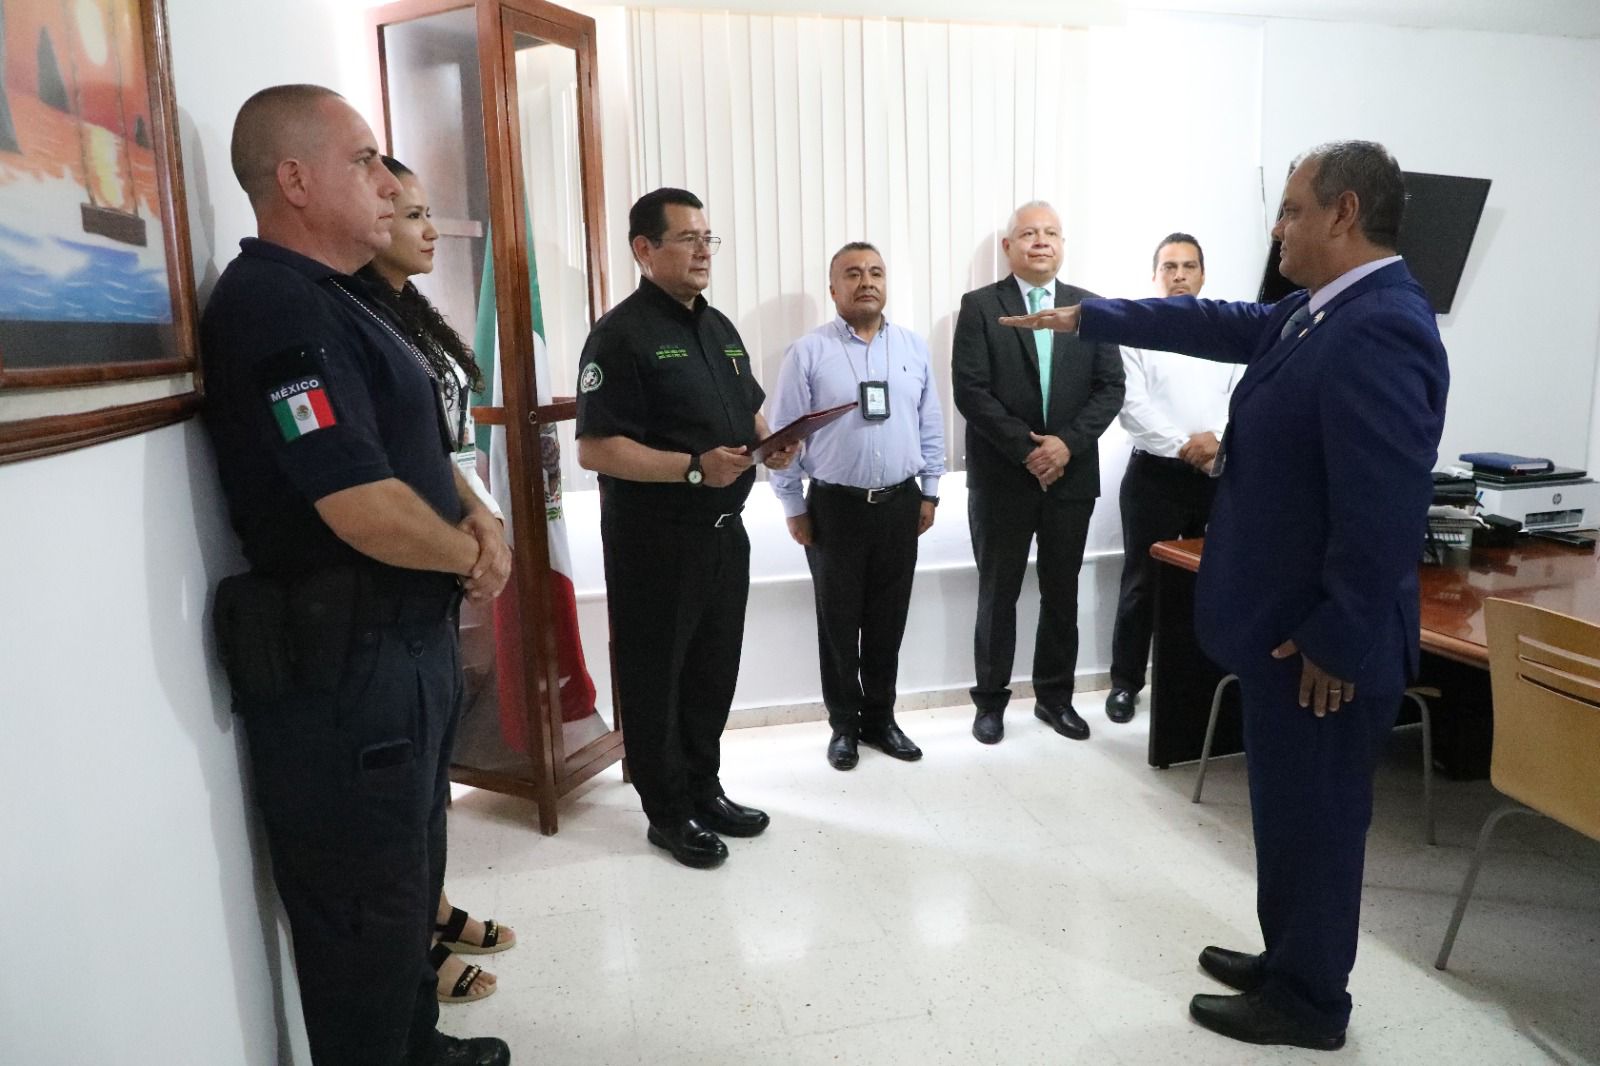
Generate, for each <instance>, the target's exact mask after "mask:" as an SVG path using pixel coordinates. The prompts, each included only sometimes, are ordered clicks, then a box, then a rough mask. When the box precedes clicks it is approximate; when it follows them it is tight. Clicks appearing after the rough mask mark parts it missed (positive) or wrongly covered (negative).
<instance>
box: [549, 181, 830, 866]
mask: <svg viewBox="0 0 1600 1066" xmlns="http://www.w3.org/2000/svg"><path fill="white" fill-rule="evenodd" d="M628 239H629V240H630V242H631V243H632V246H633V254H634V258H635V259H637V260H638V262H639V267H640V269H641V271H642V272H643V274H644V278H643V279H642V280H641V281H640V282H639V288H638V289H637V290H635V292H634V293H633V295H632V296H629V297H628V298H627V299H626V300H623V301H622V302H621V303H620V304H618V305H617V306H616V307H614V308H612V310H611V311H610V312H609V313H607V314H606V315H605V316H604V317H603V318H601V319H600V321H599V322H596V323H595V327H594V330H593V332H591V333H590V334H589V339H588V341H587V342H586V343H585V344H584V347H583V356H582V358H581V359H580V361H579V362H580V370H579V372H578V427H577V432H578V462H579V463H580V464H582V466H583V467H584V469H586V470H594V471H596V472H598V473H599V474H600V536H601V540H602V541H603V543H604V549H605V567H606V596H607V599H608V601H609V603H610V607H611V633H612V640H613V644H614V646H615V648H616V659H617V700H618V710H619V712H620V713H619V717H620V719H621V721H622V728H623V743H624V745H625V748H626V751H627V755H628V766H629V769H630V770H631V772H632V775H633V784H634V787H635V788H637V789H638V791H639V798H640V800H641V801H642V803H643V805H644V813H645V817H646V818H648V819H649V821H650V829H649V832H648V834H647V835H648V839H649V840H650V842H651V843H652V844H654V845H656V846H657V847H660V848H665V849H666V850H668V851H670V852H671V853H672V856H673V858H675V859H677V860H678V861H679V862H681V863H683V864H684V865H686V866H694V867H701V868H707V867H713V866H718V865H720V864H721V863H722V861H723V860H724V859H725V858H727V856H728V849H727V846H726V845H725V844H723V842H722V840H721V838H720V837H719V836H718V834H721V835H723V836H738V837H753V836H756V835H757V834H759V833H761V831H762V830H764V829H766V827H767V815H766V814H765V813H764V812H762V811H758V810H755V809H754V808H751V807H745V806H743V805H741V804H738V803H735V802H734V801H733V800H731V799H729V798H728V797H727V796H726V795H725V794H724V793H723V791H722V784H721V782H720V781H719V780H718V776H717V775H718V771H719V769H720V767H721V757H722V756H721V741H722V730H723V727H724V726H725V725H726V724H727V721H728V709H729V707H730V706H732V703H733V690H734V686H735V684H736V683H737V681H738V679H739V652H740V648H741V645H742V644H743V642H744V611H745V601H746V599H747V597H748V595H749V591H750V540H749V538H748V537H747V536H746V535H745V531H744V524H743V522H742V521H741V520H740V517H739V514H740V512H741V511H743V510H744V502H745V499H746V497H748V496H749V495H750V487H751V485H753V484H754V483H755V469H754V467H755V459H754V457H753V456H752V455H751V450H752V448H753V447H754V445H755V444H756V442H757V441H759V440H762V439H764V438H765V437H766V436H768V431H767V424H766V420H765V419H764V418H762V416H761V403H762V401H763V400H764V399H765V398H766V394H765V393H764V392H762V390H761V385H760V384H759V383H758V382H757V381H756V379H755V376H754V375H753V374H752V372H751V366H750V357H749V355H748V354H747V353H746V352H745V348H744V342H743V341H742V340H740V338H739V332H738V330H736V329H735V328H734V326H733V323H732V322H730V321H728V318H727V316H725V315H723V314H722V313H721V312H720V311H718V310H716V309H715V308H713V307H711V306H710V305H709V304H708V303H707V302H706V299H705V297H704V296H702V295H701V293H702V292H703V291H704V290H705V288H706V286H708V285H709V284H710V282H711V257H712V255H714V254H715V253H716V251H717V249H718V247H719V246H720V245H721V243H722V239H721V238H720V237H714V236H712V234H711V229H710V226H709V224H708V223H707V221H706V216H705V212H704V205H703V204H702V203H701V202H700V200H699V199H698V198H697V197H696V196H695V195H694V194H693V193H690V192H686V191H685V190H683V189H657V190H656V191H654V192H651V193H647V194H645V195H644V196H642V197H640V198H639V201H638V202H637V203H635V204H634V205H633V208H632V210H630V211H629V212H628ZM797 450H798V448H797V447H796V446H790V447H788V448H785V449H782V450H779V451H777V452H774V453H772V454H770V455H768V456H767V457H766V459H765V463H766V465H767V466H768V467H769V468H772V469H775V470H781V469H783V468H784V467H786V466H788V465H789V463H790V462H791V461H793V459H794V456H795V453H796V451H797Z"/></svg>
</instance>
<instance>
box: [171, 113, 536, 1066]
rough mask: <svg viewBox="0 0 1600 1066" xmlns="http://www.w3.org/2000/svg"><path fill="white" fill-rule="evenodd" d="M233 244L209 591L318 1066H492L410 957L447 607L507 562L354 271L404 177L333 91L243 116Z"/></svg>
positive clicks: (404, 348)
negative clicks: (222, 539)
mask: <svg viewBox="0 0 1600 1066" xmlns="http://www.w3.org/2000/svg"><path fill="white" fill-rule="evenodd" d="M233 166H234V172H235V174H236V175H237V176H238V178H239V183H240V184H241V185H242V186H243V187H244V189H245V191H246V192H247V193H248V194H249V196H250V202H251V206H252V207H253V208H254V210H255V213H256V221H257V227H258V232H259V234H260V238H259V239H246V240H245V241H244V242H243V244H242V246H241V251H240V255H239V257H238V258H237V259H236V260H234V261H233V263H231V264H230V265H229V266H228V268H227V270H226V271H224V272H223V274H222V277H221V279H220V280H219V281H218V283H217V287H216V290H215V292H214V293H213V295H212V297H211V300H210V302H209V304H208V305H207V307H206V311H205V315H204V317H203V318H202V321H201V347H202V351H203V353H204V356H203V358H204V368H205V381H206V386H207V409H206V424H207V428H208V429H209V430H210V432H211V436H212V439H213V441H214V443H215V445H216V453H217V465H218V468H219V472H220V474H221V478H222V487H223V491H224V494H225V495H226V497H227V500H228V508H229V513H230V515H231V517H232V520H233V525H234V528H235V529H236V530H237V531H238V533H239V536H240V538H241V540H242V541H243V546H244V553H245V556H246V558H247V559H248V560H249V562H250V565H251V570H250V572H249V573H248V574H244V575H239V576H236V577H232V578H228V579H226V580H225V581H224V582H223V583H222V585H221V586H219V588H218V590H217V600H216V607H215V614H216V622H217V630H218V638H219V645H220V648H221V651H222V655H223V659H224V662H225V664H226V665H227V667H228V673H229V679H230V682H231V684H232V687H233V690H234V707H235V710H237V711H238V712H239V713H240V715H241V718H242V721H243V723H244V726H245V730H246V732H247V734H248V737H249V752H250V761H251V766H252V771H253V782H252V783H253V791H254V794H255V799H256V802H257V804H258V806H259V807H260V811H261V816H262V822H263V824H264V826H265V828H266V836H267V841H268V844H269V847H270V850H271V854H272V867H273V878H274V881H275V882H276V884H277V886H278V892H279V895H280V896H281V897H282V899H283V904H284V908H285V910H286V911H287V912H288V915H289V923H290V928H291V930H292V932H293V935H294V946H295V966H296V971H297V973H298V976H299V980H300V993H301V1003H302V1005H303V1007H304V1012H305V1021H306V1032H307V1036H308V1037H309V1039H310V1044H311V1052H312V1058H313V1060H314V1061H315V1062H316V1063H318V1064H319V1066H328V1064H335V1066H344V1064H362V1066H365V1064H372V1066H396V1064H404V1066H413V1064H435V1063H446V1064H451V1066H469V1064H470V1066H493V1064H500V1063H508V1062H510V1052H509V1050H508V1049H507V1048H506V1045H505V1044H504V1043H503V1042H501V1041H499V1040H496V1039H492V1038H479V1039H474V1040H457V1039H453V1038H449V1037H445V1036H443V1035H442V1034H440V1033H439V1032H438V1031H437V1029H436V1028H435V1023H436V1021H437V1020H438V1003H437V1000H436V998H435V996H436V977H435V975H434V972H433V970H432V968H431V967H430V966H429V964H428V961H427V956H428V947H429V939H430V934H431V932H432V926H433V920H434V917H435V908H436V906H437V904H438V900H439V892H440V889H441V887H442V884H443V877H444V855H445V822H444V811H445V801H446V799H447V797H448V794H449V788H448V785H449V782H448V778H447V776H446V770H447V766H448V762H449V755H450V748H451V740H452V737H453V733H454V729H455V722H456V715H457V710H458V705H459V699H460V695H461V668H460V659H459V655H458V650H457V637H456V626H457V620H456V608H457V606H458V605H459V602H460V599H461V596H462V595H463V592H464V593H465V595H467V596H469V597H471V598H473V599H488V598H491V597H493V596H494V595H495V594H497V593H498V592H499V591H500V588H501V587H502V586H503V585H504V584H505V580H506V577H507V576H508V574H509V572H510V555H509V552H508V550H507V548H506V546H505V543H504V539H503V536H502V533H501V531H500V527H499V523H498V522H497V521H496V520H495V519H493V518H492V516H490V515H489V514H488V512H487V511H485V510H484V509H483V507H482V505H481V504H480V503H478V502H477V500H476V497H475V496H474V495H473V494H472V492H471V490H470V488H468V487H467V486H466V485H465V484H464V482H463V480H462V478H461V477H460V475H459V474H458V473H457V472H456V467H455V465H454V464H453V463H452V462H451V461H450V456H449V446H448V429H447V427H446V426H445V425H444V424H443V418H442V409H441V407H440V404H439V390H438V385H437V382H436V381H435V380H434V379H433V378H432V377H431V375H430V373H429V371H428V370H427V368H426V365H425V362H424V360H423V359H422V357H421V356H420V354H419V353H417V352H415V351H414V350H413V349H412V347H411V345H410V344H408V343H407V342H406V341H405V340H404V339H403V337H402V335H401V333H400V332H399V331H398V330H397V329H396V327H395V324H394V323H393V322H391V321H390V320H389V319H388V318H387V317H386V316H385V315H384V313H383V312H381V311H380V310H379V309H378V308H377V307H375V306H374V305H373V304H371V303H369V302H368V301H367V300H365V299H364V298H363V297H362V295H361V294H362V291H363V290H362V288H361V285H360V283H359V282H358V281H356V280H355V279H353V278H351V277H350V275H351V274H353V273H354V272H355V271H356V270H357V269H358V268H360V267H361V266H363V265H365V264H366V262H367V261H368V260H370V259H371V258H372V256H373V254H374V253H375V252H376V251H378V250H379V249H381V248H383V247H385V246H387V244H388V243H389V220H390V219H391V218H392V214H393V208H392V206H391V204H390V198H391V197H392V196H394V195H395V194H396V193H397V192H398V191H399V190H398V187H397V183H396V182H395V179H394V178H393V177H392V176H391V175H390V174H389V172H388V170H387V169H385V167H384V165H383V163H382V161H381V159H380V158H379V155H378V149H377V146H376V144H375V142H374V138H373V136H372V133H371V131H370V130H369V129H368V128H367V124H366V123H365V122H364V121H363V120H362V118H361V116H360V115H358V114H357V113H356V112H355V110H354V109H352V108H351V107H350V106H349V105H348V104H347V103H345V102H344V100H343V99H342V98H340V97H339V96H338V95H337V94H336V93H333V92H332V91H330V90H327V89H323V88H320V87H318V86H310V85H284V86H276V87H274V88H271V89H266V90H263V91H262V92H260V93H257V94H256V95H255V96H253V97H251V99H250V100H248V101H247V102H246V103H245V105H244V107H243V108H241V109H240V112H239V116H238V118H237V120H236V121H235V124H234V132H233Z"/></svg>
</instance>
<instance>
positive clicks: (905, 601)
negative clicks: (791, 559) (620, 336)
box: [770, 241, 944, 770]
mask: <svg viewBox="0 0 1600 1066" xmlns="http://www.w3.org/2000/svg"><path fill="white" fill-rule="evenodd" d="M828 276H829V287H828V291H829V293H830V294H831V295H832V297H833V302H834V306H835V307H837V308H838V312H839V313H838V315H837V316H836V317H835V318H834V319H833V321H831V322H828V323H826V324H824V325H822V326H819V327H817V328H816V329H814V330H812V331H811V332H810V333H807V334H806V335H805V336H803V337H801V338H800V339H799V340H797V341H795V342H794V343H793V344H791V345H790V346H789V350H788V352H787V353H786V354H785V355H784V359H783V369H782V370H781V371H780V372H779V374H778V386H777V388H776V389H775V390H774V391H773V395H772V400H771V419H770V423H771V424H772V425H774V426H786V425H788V424H789V423H790V422H793V421H794V420H795V419H797V418H799V417H800V416H802V415H804V414H807V413H808V412H811V411H817V410H821V409H823V408H828V407H835V406H838V405H839V404H845V403H850V402H851V401H856V402H857V403H859V404H860V406H859V407H858V408H857V409H856V410H854V411H851V412H850V413H849V414H847V415H845V416H844V417H843V418H840V419H838V420H837V421H835V422H833V423H831V424H829V425H827V426H824V427H823V428H822V429H820V430H818V431H817V432H816V433H815V434H813V435H812V437H811V438H810V440H808V441H807V442H806V448H805V451H804V452H803V453H802V454H801V456H800V459H799V460H798V461H797V462H796V463H794V464H793V465H791V466H790V467H789V468H788V469H786V470H774V471H772V475H771V476H772V489H773V491H774V492H775V493H776V494H777V496H778V499H779V501H780V502H781V503H782V504H783V513H784V515H785V517H786V518H787V519H788V523H789V534H790V536H792V537H794V539H795V541H796V542H797V543H798V544H800V545H801V546H803V547H804V548H805V550H806V562H807V563H808V564H809V565H810V567H811V580H812V585H813V588H814V590H815V593H816V601H817V654H818V658H819V659H820V660H821V664H822V700H823V703H824V704H825V705H826V706H827V708H828V723H829V725H830V726H831V727H832V729H833V736H832V738H831V739H830V740H829V743H828V762H829V764H830V765H832V766H833V767H834V769H836V770H849V769H851V768H852V767H854V766H855V765H856V762H857V759H858V744H863V743H864V744H866V745H868V746H869V747H873V748H877V749H878V750H879V751H882V752H883V753H884V754H886V755H890V756H893V757H894V758H896V759H902V760H906V761H908V762H909V761H914V760H916V759H920V758H921V757H922V749H920V748H918V747H917V746H916V745H915V744H914V743H912V742H911V740H910V738H909V737H907V736H906V735H905V733H903V732H902V731H901V730H900V727H899V726H898V725H896V724H895V720H894V703H895V678H896V674H897V672H898V670H899V661H900V640H901V637H902V636H903V635H904V634H905V628H906V613H907V611H908V610H909V609H910V606H911V583H912V579H913V577H914V575H915V572H916V566H917V538H918V537H919V536H921V535H922V534H923V533H925V532H927V530H928V528H929V527H930V526H932V525H933V517H934V507H935V506H936V505H937V504H938V502H939V476H940V475H941V474H943V473H944V422H943V415H942V413H941V412H940V409H939V394H938V392H937V390H936V388H935V386H934V380H933V368H932V365H931V362H930V360H929V358H928V346H927V344H926V342H924V341H923V339H922V338H921V337H919V336H917V335H916V334H915V333H913V332H911V331H910V330H908V329H905V328H904V327H902V326H897V325H895V324H893V323H891V322H890V321H888V319H886V318H885V317H884V315H883V304H884V299H885V294H886V292H887V289H886V285H885V281H886V270H885V267H884V264H883V257H882V256H881V255H879V254H878V250H877V249H876V248H874V247H873V246H872V245H870V244H867V243H865V242H863V241H853V242H851V243H850V244H847V245H845V246H844V247H843V248H841V249H839V251H838V252H837V253H835V255H834V257H833V262H832V263H831V264H830V266H829V269H828ZM802 478H807V479H809V480H810V491H809V492H803V491H802Z"/></svg>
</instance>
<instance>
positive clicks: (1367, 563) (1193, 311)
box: [1079, 263, 1449, 694]
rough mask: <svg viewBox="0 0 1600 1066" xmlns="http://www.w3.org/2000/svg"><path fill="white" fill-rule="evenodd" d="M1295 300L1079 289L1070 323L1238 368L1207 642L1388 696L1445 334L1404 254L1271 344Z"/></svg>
mask: <svg viewBox="0 0 1600 1066" xmlns="http://www.w3.org/2000/svg"><path fill="white" fill-rule="evenodd" d="M1308 299H1309V297H1308V296H1307V294H1306V293H1305V291H1304V290H1302V291H1300V292H1296V293H1293V294H1291V295H1289V296H1287V297H1285V298H1284V299H1282V300H1280V301H1278V302H1277V303H1275V304H1256V303H1224V302H1221V301H1215V300H1197V299H1195V298H1194V297H1190V296H1180V297H1174V298H1171V299H1166V300H1138V301H1131V300H1086V301H1084V304H1083V310H1082V312H1081V318H1080V329H1079V332H1080V334H1081V335H1082V336H1083V337H1085V338H1087V339H1100V340H1114V341H1117V342H1120V343H1122V344H1129V345H1133V346H1136V347H1140V348H1151V349H1156V350H1164V351H1173V352H1183V353H1185V354H1188V355H1196V356H1200V357H1202V358H1206V359H1214V360H1218V361H1222V362H1237V363H1245V364H1247V367H1246V370H1245V372H1244V376H1243V377H1242V378H1241V379H1240V380H1239V384H1238V386H1237V387H1236V388H1235V389H1234V393H1233V399H1232V401H1231V403H1230V405H1229V419H1228V433H1227V439H1226V443H1225V446H1224V447H1225V449H1226V453H1227V458H1226V462H1225V464H1224V468H1223V473H1222V476H1221V478H1220V479H1219V484H1218V486H1217V497H1216V503H1215V505H1214V506H1213V507H1212V510H1211V521H1210V525H1209V527H1208V528H1207V530H1206V548H1205V552H1204V554H1203V557H1202V560H1201V564H1200V576H1199V581H1198V585H1197V587H1196V600H1195V629H1196V634H1197V636H1198V637H1199V639H1200V642H1201V646H1202V647H1203V648H1205V650H1206V652H1207V654H1209V655H1210V656H1211V657H1212V658H1213V659H1214V660H1215V661H1216V662H1217V663H1218V664H1219V665H1221V666H1223V667H1226V668H1227V669H1229V670H1231V671H1233V672H1236V673H1242V674H1248V673H1254V672H1258V671H1260V670H1261V669H1263V668H1265V667H1267V666H1269V665H1270V659H1269V656H1270V653H1271V651H1272V649H1273V648H1275V647H1277V646H1278V645H1279V644H1281V643H1283V642H1284V641H1286V640H1291V639H1292V640H1293V641H1294V642H1295V644H1296V645H1297V646H1298V647H1299V649H1300V651H1301V653H1302V654H1304V655H1305V656H1306V657H1307V658H1308V659H1310V660H1311V661H1312V662H1314V663H1316V664H1317V665H1318V666H1320V667H1322V668H1323V669H1324V670H1327V671H1328V672H1329V673H1331V674H1333V675H1334V676H1335V677H1339V678H1343V679H1346V680H1350V681H1354V682H1355V683H1356V684H1357V685H1358V687H1359V686H1360V685H1361V684H1362V683H1366V684H1367V685H1368V686H1369V687H1370V688H1372V689H1373V690H1374V692H1377V691H1382V690H1384V689H1388V688H1391V687H1392V688H1393V689H1394V691H1395V692H1396V694H1398V692H1399V689H1400V688H1402V687H1404V685H1405V683H1406V681H1408V680H1409V679H1410V678H1412V677H1414V676H1415V674H1416V669H1417V660H1418V654H1419V652H1418V640H1419V632H1420V618H1419V614H1420V609H1421V604H1420V596H1419V591H1418V585H1417V564H1418V561H1419V558H1420V555H1421V550H1422V543H1423V539H1424V536H1425V533H1426V528H1427V511H1428V504H1429V502H1430V500H1431V499H1432V494H1433V486H1432V479H1431V477H1430V472H1431V471H1432V469H1433V464H1434V461H1435V459H1436V458H1437V455H1438V447H1439V436H1440V434H1441V433H1442V431H1443V429H1444V409H1445V394H1446V392H1447V391H1448V388H1449V368H1448V367H1447V365H1446V361H1445V351H1444V345H1443V343H1442V342H1441V341H1440V339H1439V329H1438V326H1437V324H1436V323H1435V321H1434V316H1433V310H1432V308H1431V307H1430V305H1429V303H1428V297H1427V294H1426V293H1425V292H1423V290H1422V287H1421V286H1420V285H1418V284H1417V282H1416V280H1415V279H1413V278H1412V276H1411V272H1410V271H1409V270H1407V269H1406V266H1405V264H1404V263H1393V264H1391V265H1389V266H1386V267H1383V268H1382V269H1380V270H1377V271H1375V272H1373V273H1372V274H1369V275H1368V276H1366V277H1365V278H1362V279H1361V280H1360V281H1358V282H1357V283H1356V284H1354V285H1352V286H1350V288H1348V289H1346V290H1345V291H1344V292H1342V293H1340V294H1339V295H1338V296H1336V297H1334V299H1333V300H1331V301H1330V302H1329V303H1328V305H1327V306H1326V307H1325V308H1323V310H1322V312H1321V313H1320V315H1319V316H1317V318H1316V319H1315V320H1314V321H1313V322H1310V323H1308V325H1307V327H1306V328H1304V329H1302V330H1298V331H1297V332H1296V333H1294V334H1292V335H1291V336H1289V337H1287V338H1284V339H1282V340H1280V339H1279V333H1280V331H1281V330H1282V328H1283V326H1284V324H1285V322H1286V321H1287V320H1288V318H1289V317H1290V316H1291V315H1292V314H1293V313H1294V312H1295V311H1296V310H1298V309H1299V308H1300V307H1302V306H1304V305H1305V304H1306V302H1307V300H1308Z"/></svg>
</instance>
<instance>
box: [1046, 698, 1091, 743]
mask: <svg viewBox="0 0 1600 1066" xmlns="http://www.w3.org/2000/svg"><path fill="white" fill-rule="evenodd" d="M1033 716H1034V717H1035V718H1037V719H1039V721H1041V722H1043V723H1045V724H1046V725H1048V726H1049V727H1050V728H1051V729H1054V730H1055V731H1056V732H1057V733H1060V734H1061V735H1062V736H1064V737H1066V738H1067V739H1068V740H1088V739H1089V723H1088V722H1085V721H1084V720H1083V719H1082V718H1079V717H1078V712H1077V711H1075V710H1073V709H1072V707H1071V705H1070V704H1069V705H1067V706H1065V707H1052V706H1050V705H1049V704H1047V703H1035V704H1034V705H1033Z"/></svg>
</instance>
